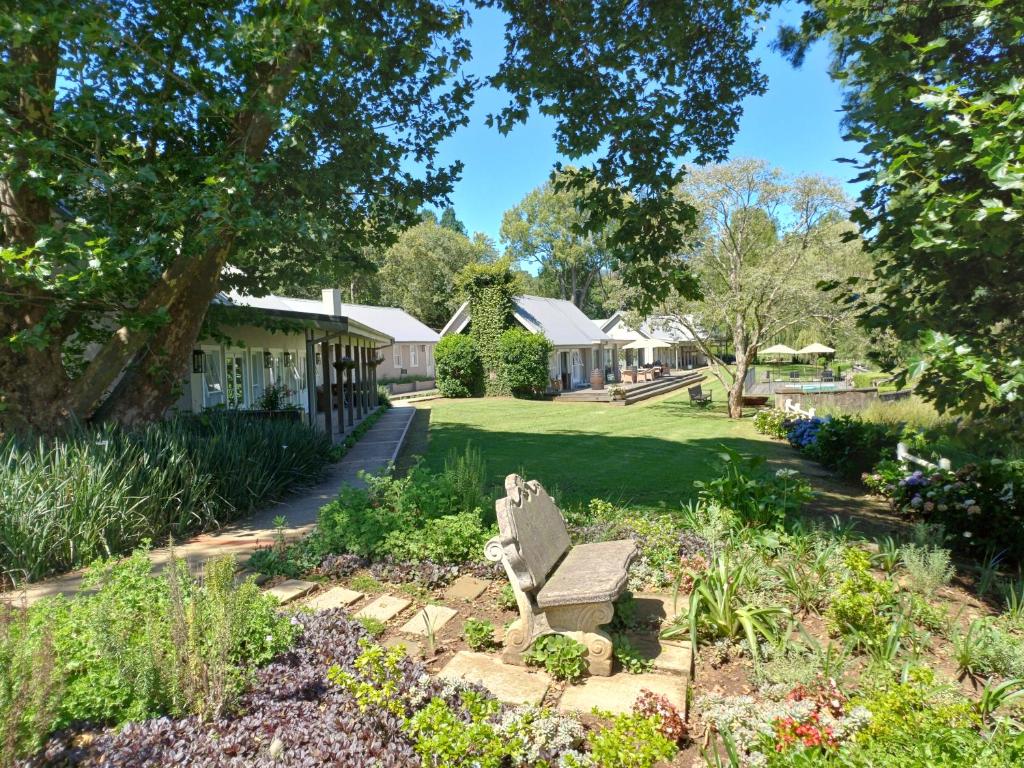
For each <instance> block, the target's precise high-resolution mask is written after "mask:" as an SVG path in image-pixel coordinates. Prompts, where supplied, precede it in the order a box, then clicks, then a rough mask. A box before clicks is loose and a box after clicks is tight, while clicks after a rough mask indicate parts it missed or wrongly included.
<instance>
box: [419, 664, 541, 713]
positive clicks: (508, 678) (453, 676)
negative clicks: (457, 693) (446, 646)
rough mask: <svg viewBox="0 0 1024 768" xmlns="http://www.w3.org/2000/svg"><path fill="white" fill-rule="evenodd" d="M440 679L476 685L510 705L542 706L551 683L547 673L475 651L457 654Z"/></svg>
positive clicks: (442, 672)
mask: <svg viewBox="0 0 1024 768" xmlns="http://www.w3.org/2000/svg"><path fill="white" fill-rule="evenodd" d="M438 677H442V678H447V679H449V680H464V681H466V682H467V683H477V684H478V685H482V686H483V687H484V688H486V689H487V690H489V691H490V692H491V693H492V694H494V696H495V697H496V698H498V699H499V700H501V701H504V702H505V703H507V704H534V705H536V704H540V703H541V701H543V700H544V694H546V693H547V691H548V688H549V687H550V686H551V682H552V681H551V677H550V676H549V675H548V674H547V673H546V672H540V671H530V670H528V669H526V667H515V666H512V665H511V664H504V663H502V661H501V659H500V658H498V657H497V656H494V655H492V654H489V653H474V652H472V651H459V652H458V653H456V654H455V655H454V656H453V657H452V658H451V661H449V662H448V663H447V664H446V665H445V667H444V669H442V670H441V671H440V673H439V674H438Z"/></svg>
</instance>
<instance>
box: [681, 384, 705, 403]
mask: <svg viewBox="0 0 1024 768" xmlns="http://www.w3.org/2000/svg"><path fill="white" fill-rule="evenodd" d="M686 391H687V392H689V393H690V402H691V403H692V404H694V405H699V406H701V407H705V406H708V405H711V393H710V392H705V391H704V390H703V389H701V388H700V384H698V385H697V386H696V387H690V388H689V389H688V390H686Z"/></svg>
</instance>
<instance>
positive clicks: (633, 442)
mask: <svg viewBox="0 0 1024 768" xmlns="http://www.w3.org/2000/svg"><path fill="white" fill-rule="evenodd" d="M704 386H705V387H707V386H708V384H707V383H705V385H704ZM711 389H712V391H713V392H714V401H715V403H716V405H715V407H714V408H713V409H708V410H701V409H698V408H694V407H691V406H690V404H689V400H688V397H687V395H686V392H685V391H684V392H683V393H682V394H680V395H675V396H672V397H670V398H666V399H662V400H656V401H649V402H646V403H639V404H636V405H630V406H626V407H621V406H620V407H612V406H608V405H604V404H601V403H578V404H571V405H570V404H559V403H553V402H535V401H525V400H510V399H474V400H434V401H431V402H429V403H424V404H423V405H422V406H420V407H422V408H429V409H430V414H429V415H430V432H429V440H428V442H427V449H426V453H425V456H426V462H427V464H428V465H429V466H430V467H432V468H435V469H439V468H441V467H443V465H444V459H445V456H447V455H448V453H449V452H450V451H452V450H456V451H461V450H463V448H464V446H465V445H466V444H467V443H468V442H472V443H473V444H474V445H475V446H477V447H479V448H480V449H481V451H482V452H483V455H484V458H485V460H486V462H487V470H488V475H489V479H490V481H491V482H492V483H493V484H494V488H495V489H498V488H501V485H502V482H503V480H504V477H505V476H506V475H507V474H509V473H510V472H518V473H520V474H522V475H524V476H526V477H527V478H528V479H536V480H539V481H540V482H541V483H542V484H543V485H544V487H545V488H547V489H548V490H549V491H550V492H551V494H552V495H553V496H555V498H556V499H558V501H559V502H560V503H562V504H564V505H572V504H575V503H580V502H586V501H587V500H589V499H591V498H594V497H600V498H604V499H608V500H609V501H613V502H616V503H621V504H628V505H631V506H635V507H643V508H648V509H655V508H658V507H662V506H667V507H670V508H678V506H679V504H680V503H682V502H684V501H686V500H687V499H691V498H693V497H694V496H695V492H694V488H693V481H694V480H701V479H707V478H708V477H709V476H711V474H712V472H713V469H714V465H715V461H716V460H715V454H716V452H717V451H718V449H719V448H720V446H722V445H723V444H724V445H727V446H730V447H732V448H735V449H737V450H739V451H741V452H742V453H745V454H760V455H764V456H767V457H769V458H771V457H777V458H783V457H787V456H788V457H789V458H791V450H792V449H790V448H789V447H788V446H786V445H784V444H782V443H778V442H772V441H769V440H767V439H765V438H763V437H762V436H760V435H758V434H757V433H756V432H755V431H754V428H753V424H752V423H751V419H750V418H744V419H742V420H730V419H729V418H728V417H727V416H726V415H725V412H724V400H725V397H724V394H723V392H722V389H721V387H720V386H719V385H718V384H717V382H714V383H712V384H711Z"/></svg>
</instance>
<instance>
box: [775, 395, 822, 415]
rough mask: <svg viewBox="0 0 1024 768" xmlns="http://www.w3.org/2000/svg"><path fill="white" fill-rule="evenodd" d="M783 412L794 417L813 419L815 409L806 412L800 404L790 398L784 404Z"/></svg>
mask: <svg viewBox="0 0 1024 768" xmlns="http://www.w3.org/2000/svg"><path fill="white" fill-rule="evenodd" d="M782 410H783V411H784V412H785V413H792V414H793V415H795V416H797V417H799V418H802V419H813V418H814V408H808V409H807V410H806V411H805V410H804V409H803V408H801V407H800V403H794V402H793V401H792V400H791V399H790V398H788V397H787V398H786V402H784V403H783V404H782Z"/></svg>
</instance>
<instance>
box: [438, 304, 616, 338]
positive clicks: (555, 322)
mask: <svg viewBox="0 0 1024 768" xmlns="http://www.w3.org/2000/svg"><path fill="white" fill-rule="evenodd" d="M513 300H514V301H515V309H514V315H515V319H516V320H517V321H518V322H519V324H520V325H522V326H523V327H524V328H525V329H526V330H528V331H532V332H533V333H543V334H544V335H545V336H546V337H547V338H548V340H549V341H550V342H551V343H552V344H554V345H555V346H556V347H574V346H590V345H591V344H600V343H602V342H606V341H613V339H612V338H611V337H610V336H609V335H608V334H606V333H605V332H604V331H603V330H601V328H600V327H599V326H598V325H597V324H596V323H595V322H594V321H593V320H591V319H590V318H589V317H587V316H586V315H585V314H583V312H581V311H580V309H579V307H577V306H576V305H575V304H573V303H572V302H571V301H565V300H564V299H548V298H544V297H542V296H516V297H515V298H514V299H513ZM469 321H470V314H469V302H465V303H463V305H462V306H461V307H459V308H458V310H456V312H455V314H454V315H452V319H451V320H449V321H448V324H447V325H445V327H444V328H443V329H441V335H442V336H447V335H448V334H451V333H461V332H462V331H464V330H465V329H466V326H468V325H469Z"/></svg>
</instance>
